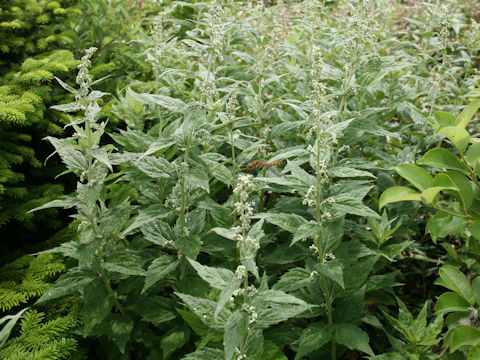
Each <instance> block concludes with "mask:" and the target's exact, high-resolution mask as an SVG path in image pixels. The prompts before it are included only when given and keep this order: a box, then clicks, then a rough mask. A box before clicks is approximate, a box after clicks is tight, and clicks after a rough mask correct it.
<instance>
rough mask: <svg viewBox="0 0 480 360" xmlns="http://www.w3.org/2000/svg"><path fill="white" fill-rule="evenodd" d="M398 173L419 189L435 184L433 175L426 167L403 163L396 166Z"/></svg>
mask: <svg viewBox="0 0 480 360" xmlns="http://www.w3.org/2000/svg"><path fill="white" fill-rule="evenodd" d="M395 170H396V171H397V173H398V175H400V176H401V177H403V178H404V179H405V180H407V181H409V182H410V183H411V184H412V185H413V186H415V187H416V188H417V189H418V190H420V191H423V190H425V189H427V188H429V187H431V186H433V177H432V175H430V174H429V173H428V172H427V171H426V170H425V169H423V168H421V167H419V166H416V165H412V164H402V165H398V166H397V167H395Z"/></svg>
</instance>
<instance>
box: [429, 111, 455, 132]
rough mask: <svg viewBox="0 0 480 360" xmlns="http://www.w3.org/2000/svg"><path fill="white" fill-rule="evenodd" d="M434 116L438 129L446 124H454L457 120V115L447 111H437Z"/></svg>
mask: <svg viewBox="0 0 480 360" xmlns="http://www.w3.org/2000/svg"><path fill="white" fill-rule="evenodd" d="M434 116H435V120H436V123H437V124H436V126H435V127H436V128H437V130H438V129H441V128H443V127H446V126H454V125H455V123H456V121H457V118H456V117H455V115H453V114H452V113H449V112H446V111H437V112H436V113H435V115H434Z"/></svg>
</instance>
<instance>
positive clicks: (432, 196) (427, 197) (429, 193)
mask: <svg viewBox="0 0 480 360" xmlns="http://www.w3.org/2000/svg"><path fill="white" fill-rule="evenodd" d="M442 190H455V188H454V187H443V186H432V187H431V188H428V189H425V190H424V191H422V201H423V202H424V203H425V204H427V205H428V204H433V203H435V200H437V196H438V194H439V193H440V192H441V191H442Z"/></svg>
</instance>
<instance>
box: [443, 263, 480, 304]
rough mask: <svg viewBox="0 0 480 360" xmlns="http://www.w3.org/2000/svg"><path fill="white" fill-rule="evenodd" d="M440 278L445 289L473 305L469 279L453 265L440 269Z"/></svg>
mask: <svg viewBox="0 0 480 360" xmlns="http://www.w3.org/2000/svg"><path fill="white" fill-rule="evenodd" d="M440 278H441V279H442V281H443V282H444V284H445V287H447V288H448V289H450V290H452V291H454V292H456V293H457V294H458V295H461V296H462V297H463V298H464V299H465V300H466V301H467V302H468V303H470V304H471V305H473V304H474V303H475V300H474V298H473V291H472V286H471V285H470V282H469V281H468V279H467V277H466V276H465V275H464V274H463V273H462V272H461V271H460V270H458V269H457V268H455V267H453V266H452V265H444V266H442V267H441V268H440Z"/></svg>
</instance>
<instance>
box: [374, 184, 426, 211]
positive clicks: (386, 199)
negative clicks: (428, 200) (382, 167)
mask: <svg viewBox="0 0 480 360" xmlns="http://www.w3.org/2000/svg"><path fill="white" fill-rule="evenodd" d="M420 200H421V194H419V193H417V192H416V191H415V190H413V189H411V188H409V187H406V186H394V187H391V188H388V189H387V190H385V191H384V192H383V193H382V195H380V201H379V204H378V208H379V209H380V210H381V209H382V208H383V207H384V206H385V205H388V204H391V203H394V202H399V201H420Z"/></svg>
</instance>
